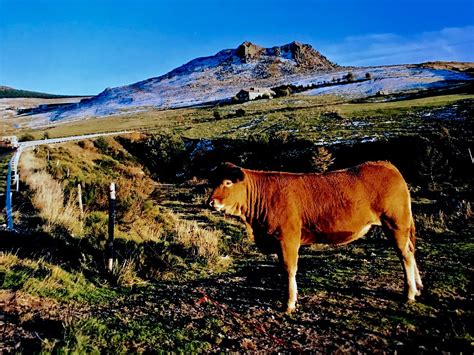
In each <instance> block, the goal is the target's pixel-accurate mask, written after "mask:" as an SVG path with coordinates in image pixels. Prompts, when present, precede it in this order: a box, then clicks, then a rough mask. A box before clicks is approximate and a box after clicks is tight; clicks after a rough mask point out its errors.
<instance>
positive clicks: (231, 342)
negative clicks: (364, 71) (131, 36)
mask: <svg viewBox="0 0 474 355" xmlns="http://www.w3.org/2000/svg"><path fill="white" fill-rule="evenodd" d="M465 98H473V96H472V95H471V96H466V95H450V96H445V97H436V98H432V99H417V100H409V101H400V102H394V103H384V104H344V105H335V104H334V101H331V100H333V99H331V98H328V100H330V101H331V102H325V103H324V105H325V106H324V107H322V108H321V106H320V105H321V104H322V103H321V101H318V100H320V99H316V98H304V97H303V98H300V97H293V98H291V99H290V101H288V99H286V101H285V100H284V99H281V100H274V101H271V102H266V101H260V102H254V103H250V104H245V105H238V106H225V107H221V108H218V110H219V111H220V112H221V115H222V116H227V115H232V114H233V112H234V111H235V110H236V109H238V108H243V109H244V110H245V111H246V116H245V117H241V118H239V117H234V118H226V119H223V120H220V121H215V120H214V119H213V112H214V109H182V110H172V111H156V112H152V113H145V114H143V113H142V114H137V115H136V116H129V117H127V116H123V117H115V118H107V119H100V120H99V119H97V120H89V121H87V122H83V123H76V124H68V125H62V126H58V127H56V128H54V129H51V131H50V136H51V137H53V136H56V135H67V134H70V133H71V132H72V131H74V133H75V134H76V133H78V132H81V133H84V132H90V131H87V130H91V131H100V130H109V129H113V130H120V129H123V127H124V126H127V125H129V124H136V125H137V127H138V126H141V127H146V128H148V129H151V130H155V131H159V130H162V129H168V130H175V131H177V132H181V133H182V134H184V135H186V136H189V137H239V138H242V137H245V133H247V132H246V130H245V129H239V130H235V129H233V128H235V127H238V126H241V125H244V124H246V123H248V122H249V120H250V121H252V120H256V119H258V118H260V117H261V116H262V115H265V116H267V119H266V120H265V121H262V122H261V123H260V124H257V125H256V126H255V127H254V128H252V129H250V130H249V131H250V132H251V133H262V132H266V131H267V132H270V133H271V132H276V131H278V129H280V128H279V127H280V126H277V125H278V124H281V128H282V129H288V128H294V129H298V130H299V132H300V133H299V134H301V135H304V136H305V137H307V136H309V137H311V138H315V139H318V138H321V137H323V138H324V137H333V138H334V137H339V136H340V135H345V136H347V135H350V134H353V133H354V131H359V128H358V127H357V126H356V125H353V124H352V126H349V127H346V124H347V122H346V121H347V120H348V121H349V122H351V121H367V122H370V123H372V128H370V132H374V131H377V130H380V131H385V130H390V131H391V132H397V131H401V132H404V133H407V132H410V131H412V130H413V129H415V128H419V124H420V123H421V121H420V120H419V118H417V114H416V111H418V110H424V109H425V108H426V107H441V106H443V105H446V104H448V103H452V102H455V101H457V100H460V99H465ZM326 111H329V112H336V113H337V114H338V115H339V116H340V117H342V118H336V119H335V118H334V117H331V116H325V115H324V112H326ZM407 116H408V117H407ZM335 120H336V121H337V122H334V121H335ZM387 120H393V121H398V122H395V123H394V124H390V125H388V126H383V123H384V122H385V121H387ZM176 122H177V124H176ZM92 123H94V124H92ZM96 123H97V124H98V125H97V126H96V125H95V124H96ZM122 125H123V126H122ZM315 125H317V126H318V127H320V129H319V131H312V130H311V129H310V128H311V127H313V126H315ZM85 130H86V131H85ZM367 132H369V131H367ZM359 133H360V132H359ZM40 134H41V135H42V133H40ZM364 134H365V133H364ZM81 149H85V150H89V152H88V153H87V154H88V155H87V156H86V157H84V156H82V154H83V153H84V152H82V151H81V150H80V149H79V147H78V146H77V145H75V144H74V145H73V144H70V147H69V148H67V146H65V148H61V147H55V148H52V149H51V150H50V152H49V154H48V155H47V156H49V157H50V159H51V162H50V163H49V164H50V168H51V173H54V174H55V176H56V177H60V176H65V175H66V174H67V175H69V174H71V175H72V174H75V172H73V169H74V166H75V165H78V166H79V163H80V164H82V165H81V170H82V171H83V172H84V174H83V175H84V178H85V180H89V179H92V176H90V175H91V172H93V173H94V174H96V175H100V178H101V179H102V178H104V179H106V177H107V176H108V174H112V175H114V174H116V172H114V171H113V170H114V167H120V169H121V170H123V171H125V170H126V169H125V168H124V167H121V164H122V163H121V162H120V164H119V163H118V162H117V161H116V160H117V156H118V154H117V151H116V150H114V149H112V150H109V148H108V147H107V146H104V145H103V143H101V144H100V145H96V146H95V148H94V147H91V146H90V145H89V147H87V146H86V147H85V148H81ZM97 150H99V152H97ZM40 153H41V154H42V155H43V156H46V155H45V154H44V153H45V152H44V151H41V150H40ZM99 153H100V154H104V155H103V156H100V155H98V154H99ZM51 157H52V158H51ZM56 161H60V163H59V164H57V163H56ZM132 161H133V160H129V163H128V165H129V166H130V168H131V167H134V168H139V167H138V166H136V165H135V163H132ZM103 162H108V163H110V164H103ZM94 164H96V165H95V166H96V167H95V168H94ZM96 168H97V171H96V172H95V169H96ZM85 172H87V173H85ZM129 174H130V176H129V177H132V178H133V179H135V178H138V176H139V175H140V170H137V171H135V172H134V173H132V172H129ZM114 176H116V175H114ZM160 189H161V190H155V191H154V193H153V195H148V196H147V197H146V199H149V200H153V203H152V206H151V207H154V206H153V205H154V203H155V202H154V201H159V205H160V208H169V209H171V210H173V211H174V213H180V214H181V215H182V217H183V218H184V219H199V221H200V223H202V224H203V225H205V226H207V227H209V228H216V229H220V230H222V231H223V236H224V238H223V240H224V241H230V242H232V243H229V244H230V246H227V247H226V248H227V252H228V251H229V249H230V250H234V252H235V251H238V250H239V249H240V250H245V251H246V253H245V254H241V256H235V258H236V260H235V263H234V264H233V266H231V267H229V268H228V269H227V271H226V273H225V274H223V275H222V274H219V273H214V274H213V273H212V272H211V273H210V272H209V269H208V268H207V267H206V268H203V266H202V264H200V263H190V264H184V266H185V267H184V269H186V268H187V271H188V274H187V276H186V275H184V276H182V280H190V279H192V280H193V281H192V282H189V281H188V282H179V283H177V282H170V281H163V280H162V281H160V280H159V279H160V277H161V276H163V274H162V275H161V276H160V277H158V281H153V282H149V283H148V284H145V285H143V284H142V285H135V286H130V287H127V286H120V287H119V286H117V283H116V281H117V280H116V279H108V278H106V277H105V278H104V276H103V275H102V276H100V275H99V276H98V275H97V274H94V273H92V276H89V277H87V278H85V279H84V276H83V274H82V273H84V274H85V275H91V269H90V265H89V268H88V266H87V263H90V262H91V261H90V259H89V260H88V259H87V258H86V259H84V260H81V262H80V263H81V266H80V267H79V268H77V267H76V268H72V267H71V264H70V263H71V260H77V259H80V257H78V256H76V257H74V258H71V260H69V261H68V260H64V259H63V258H64V256H63V254H64V249H65V248H66V246H68V247H69V248H71V247H72V246H75V245H76V244H75V243H77V240H75V239H72V238H67V239H66V240H65V241H64V245H65V246H62V247H59V245H62V244H60V243H58V244H57V245H56V243H57V242H56V241H54V242H53V240H55V239H54V238H52V237H51V236H50V237H47V236H42V239H41V240H42V242H41V243H40V244H38V247H37V248H34V247H33V248H32V250H31V253H30V254H28V252H27V251H25V249H28V248H26V247H24V248H23V249H21V248H20V249H19V248H15V249H13V250H20V251H21V250H23V253H25V254H27V255H20V256H18V257H17V256H15V255H10V254H7V255H5V256H4V259H0V274H2V273H3V279H2V278H1V277H0V280H2V281H3V285H2V288H3V289H5V291H4V292H3V293H0V298H2V299H3V298H7V299H8V297H10V296H9V295H11V292H12V290H13V291H15V292H16V297H17V299H18V300H17V301H11V302H9V303H8V307H9V308H8V314H7V326H6V329H7V330H9V331H11V334H13V335H12V339H13V340H14V341H15V342H17V341H19V342H21V344H22V347H23V349H27V350H28V349H29V350H35V349H36V350H38V349H39V348H40V347H42V348H43V349H46V350H48V349H49V350H52V349H56V350H58V349H62V350H75V351H78V352H86V351H88V352H90V351H98V350H101V349H102V350H103V349H108V350H109V351H141V350H153V349H154V350H156V349H157V348H159V349H163V350H181V351H188V352H189V351H198V350H201V351H215V352H218V351H222V350H224V351H225V350H227V351H229V350H240V351H242V350H265V349H267V350H269V351H283V350H315V349H321V350H325V351H328V352H334V351H337V350H343V351H344V350H346V351H349V350H351V351H361V352H381V351H389V352H393V351H423V350H424V349H426V350H428V351H435V352H440V351H443V350H446V351H465V352H467V351H469V349H471V350H472V348H471V347H470V344H471V342H472V340H473V338H472V336H473V332H472V326H471V325H470V324H469V320H470V319H472V316H473V314H472V309H471V307H470V306H469V304H470V302H472V295H471V294H470V288H469V287H470V286H469V285H470V283H469V282H470V281H469V278H468V275H469V274H470V273H472V270H473V264H472V255H473V252H474V239H473V238H474V235H473V232H472V231H473V226H472V224H469V223H468V222H466V221H464V222H462V221H461V222H459V221H456V223H455V224H453V225H451V226H450V227H449V228H448V227H447V226H446V225H444V226H442V228H433V226H431V225H430V224H433V223H434V222H433V219H436V218H438V219H440V217H442V216H441V215H434V216H433V218H432V219H427V218H426V215H424V213H421V212H420V211H419V210H418V209H416V210H415V213H416V218H417V226H418V228H419V236H420V241H419V243H418V263H419V265H420V269H421V271H422V277H423V279H424V282H425V286H426V289H425V291H424V293H423V296H422V297H421V298H420V301H419V302H417V303H416V304H411V305H406V304H404V303H403V302H401V297H400V295H401V292H402V277H401V275H402V273H401V267H400V265H399V262H398V260H397V257H396V255H395V253H394V252H393V250H391V248H390V246H389V243H388V242H387V241H385V240H384V239H383V238H380V237H379V232H380V231H378V232H376V233H375V234H373V235H372V237H369V238H365V239H364V240H361V241H358V242H356V243H354V244H351V245H348V246H344V247H340V248H330V249H323V250H320V251H314V250H304V251H303V257H302V258H301V263H300V271H299V274H298V282H299V287H300V297H301V298H300V308H299V311H298V313H296V314H295V315H293V316H290V317H289V316H286V315H283V314H282V313H281V312H280V310H279V309H278V308H277V307H276V306H281V302H280V299H281V296H282V292H281V280H280V279H279V277H278V275H277V272H276V269H275V268H274V260H273V259H272V258H271V257H264V256H261V255H259V254H255V253H250V254H248V249H245V247H240V246H238V245H237V246H236V245H234V244H233V242H234V241H235V240H238V238H239V236H240V235H241V233H242V228H241V226H240V224H239V223H235V222H229V221H226V219H223V218H222V217H220V216H217V215H215V214H211V213H209V212H208V211H206V210H202V209H201V207H200V205H199V201H201V202H202V200H203V199H204V198H205V196H203V195H202V193H203V192H202V189H198V188H197V187H192V185H191V187H183V186H175V185H173V186H171V187H169V188H166V187H164V186H163V187H161V188H160ZM134 194H135V193H134V191H133V187H131V191H129V195H134ZM102 197H103V196H102ZM96 200H97V199H96ZM143 202H145V201H143ZM143 207H144V209H138V210H137V212H136V215H137V216H140V218H139V219H141V218H145V219H146V218H147V216H146V215H147V213H148V212H146V210H147V209H149V208H150V206H148V207H146V208H145V205H144V206H143ZM152 210H153V208H152V209H151V210H149V211H151V212H152ZM435 222H437V221H435ZM450 228H456V232H452V231H449V229H450ZM132 234H133V233H130V235H132ZM229 237H230V238H229ZM126 238H127V233H126V232H124V230H122V231H121V233H120V239H126ZM6 239H7V240H8V238H6ZM131 239H132V241H133V239H136V237H133V238H131ZM38 240H39V239H38ZM47 240H48V241H49V242H47V243H46V241H47ZM28 241H29V242H28V244H31V245H34V242H33V241H32V240H31V239H30V238H28ZM167 242H168V243H169V240H168V241H167ZM49 243H53V245H54V246H55V247H51V246H49V247H48V245H49ZM133 243H136V244H138V242H137V240H134V241H133ZM142 244H145V243H142ZM31 245H30V246H31ZM85 245H87V244H86V239H84V240H79V244H78V245H77V247H78V248H79V246H81V248H79V249H80V250H82V251H83V252H84V253H85V254H87V252H86V251H87V250H88V249H87V248H85ZM133 245H134V244H128V245H127V247H130V246H133ZM25 246H26V245H25ZM40 246H41V247H40ZM76 249H77V248H76ZM165 250H166V249H165ZM159 251H160V252H161V251H162V250H161V249H160V250H159ZM187 252H189V250H188V251H187ZM46 253H48V255H49V258H51V260H43V259H42V256H41V255H45V254H46ZM453 254H454V255H456V258H451V257H449V256H450V255H453ZM66 255H67V254H66ZM99 255H100V254H99ZM236 255H238V253H237V254H236ZM58 260H62V261H58ZM165 262H167V263H170V265H171V266H172V267H177V266H179V265H181V267H182V265H183V264H173V263H176V259H167V260H165ZM179 263H181V261H179ZM124 269H125V268H124ZM55 270H56V271H55ZM81 270H82V272H79V271H81ZM125 271H126V270H125ZM220 272H222V270H221V271H220ZM4 275H7V276H6V277H5V276H4ZM27 280H31V281H27ZM114 280H115V281H114ZM6 289H8V290H6ZM62 290H65V291H62ZM202 292H205V293H207V295H208V296H209V297H210V299H211V300H212V301H206V300H205V299H204V300H203V299H202V297H203V295H204V293H202ZM84 294H90V298H87V297H84V296H83V295H84ZM110 297H113V302H112V301H110ZM22 302H24V303H22ZM22 304H27V305H28V304H31V305H32V306H31V309H30V310H28V306H22ZM22 307H23V308H22ZM64 308H67V309H68V310H69V311H68V312H69V314H66V313H67V312H64V311H61V309H64ZM79 310H80V311H79ZM33 312H36V313H35V314H36V317H37V318H36V319H31V318H28V317H30V316H31V315H32V314H33ZM38 314H39V315H38ZM38 318H39V319H38ZM15 322H16V323H15ZM44 324H49V325H50V327H51V328H53V329H56V328H57V330H55V331H51V332H48V330H47V329H45V326H44ZM261 325H263V328H262V327H261ZM262 329H264V330H263V331H262ZM34 332H37V333H38V334H39V337H40V338H41V339H43V340H42V341H41V340H39V339H38V338H37V337H36V336H34ZM266 332H268V333H266ZM7 334H8V333H7ZM31 334H33V339H31V340H30V342H28V341H27V340H28V339H29V338H28V337H30V336H31ZM268 334H272V335H273V336H275V337H276V338H277V339H278V341H276V340H275V338H271V337H270V336H269V335H268ZM280 341H282V342H280Z"/></svg>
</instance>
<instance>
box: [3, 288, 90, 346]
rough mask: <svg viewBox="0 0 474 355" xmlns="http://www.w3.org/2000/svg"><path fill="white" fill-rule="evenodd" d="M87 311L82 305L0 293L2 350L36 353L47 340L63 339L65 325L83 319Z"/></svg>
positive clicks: (17, 292) (8, 291)
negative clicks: (75, 319) (73, 320)
mask: <svg viewBox="0 0 474 355" xmlns="http://www.w3.org/2000/svg"><path fill="white" fill-rule="evenodd" d="M84 311H85V307H84V306H83V305H80V306H79V305H78V304H61V303H60V302H58V301H56V300H54V299H51V298H45V297H38V296H32V295H29V294H26V293H23V292H20V291H16V292H15V291H11V290H0V349H1V350H2V351H4V352H7V353H9V352H12V353H13V352H16V351H27V352H31V351H36V352H37V351H39V350H41V347H42V343H43V342H44V340H45V339H55V338H56V339H60V338H62V334H63V332H64V326H63V324H65V323H67V322H68V321H70V320H72V319H73V318H79V317H81V315H82V314H84Z"/></svg>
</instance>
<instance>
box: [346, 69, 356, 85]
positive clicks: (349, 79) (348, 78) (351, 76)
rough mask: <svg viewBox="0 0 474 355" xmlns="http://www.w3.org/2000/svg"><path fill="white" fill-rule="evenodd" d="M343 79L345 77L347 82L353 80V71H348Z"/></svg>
mask: <svg viewBox="0 0 474 355" xmlns="http://www.w3.org/2000/svg"><path fill="white" fill-rule="evenodd" d="M345 79H346V80H347V81H349V82H351V81H354V80H355V75H354V73H353V72H351V71H350V72H349V73H347V75H346V76H345Z"/></svg>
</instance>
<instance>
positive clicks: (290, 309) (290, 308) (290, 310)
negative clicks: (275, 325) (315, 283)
mask: <svg viewBox="0 0 474 355" xmlns="http://www.w3.org/2000/svg"><path fill="white" fill-rule="evenodd" d="M295 311H296V306H293V307H290V306H288V307H286V311H285V313H286V314H291V313H294V312H295Z"/></svg>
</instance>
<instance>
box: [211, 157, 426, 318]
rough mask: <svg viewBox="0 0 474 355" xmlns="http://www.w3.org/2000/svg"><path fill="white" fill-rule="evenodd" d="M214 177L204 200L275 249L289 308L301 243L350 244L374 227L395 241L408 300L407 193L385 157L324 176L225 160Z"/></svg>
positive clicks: (412, 286)
mask: <svg viewBox="0 0 474 355" xmlns="http://www.w3.org/2000/svg"><path fill="white" fill-rule="evenodd" d="M213 177H214V178H213V179H211V183H212V184H213V185H214V187H215V189H214V191H213V193H212V195H211V197H210V202H209V203H210V206H211V207H213V208H214V209H216V210H217V211H221V212H224V213H228V214H231V215H234V216H238V217H240V218H241V219H242V220H243V221H244V222H245V224H246V226H247V230H248V231H249V234H250V236H251V237H253V238H254V239H255V242H256V244H257V246H258V247H260V248H262V249H265V250H267V251H270V252H274V253H277V254H278V256H279V259H280V262H281V263H282V264H283V266H284V268H285V271H286V273H287V276H288V294H287V301H288V302H287V312H291V311H293V310H294V309H295V306H296V298H297V286H296V278H295V276H296V270H297V266H298V250H299V248H300V246H301V245H305V244H311V243H326V244H338V245H340V244H346V243H350V242H352V241H354V240H356V239H358V238H360V237H362V236H363V235H365V234H366V233H367V232H368V231H369V229H370V227H371V226H373V225H381V226H382V227H383V229H384V231H385V233H386V234H387V236H388V237H389V238H390V239H392V240H393V241H394V242H395V243H394V244H395V247H396V250H397V253H398V255H399V257H400V259H401V261H402V266H403V270H404V274H405V294H406V296H407V298H408V300H410V301H413V300H415V295H419V294H420V291H421V289H422V287H423V285H422V282H421V278H420V273H419V271H418V267H417V265H416V261H415V255H414V252H415V225H414V223H413V216H412V212H411V204H410V194H409V191H408V187H407V184H406V182H405V180H404V179H403V177H402V175H401V174H400V172H399V171H398V170H397V168H396V167H395V166H393V165H392V164H391V163H389V162H384V161H378V162H367V163H364V164H362V165H358V166H355V167H352V168H349V169H344V170H338V171H334V172H328V173H323V174H318V173H312V174H294V173H284V172H265V171H255V170H249V169H243V168H240V167H238V166H236V165H233V164H231V163H225V164H223V165H221V166H219V167H218V168H216V169H215V170H214V172H213Z"/></svg>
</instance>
